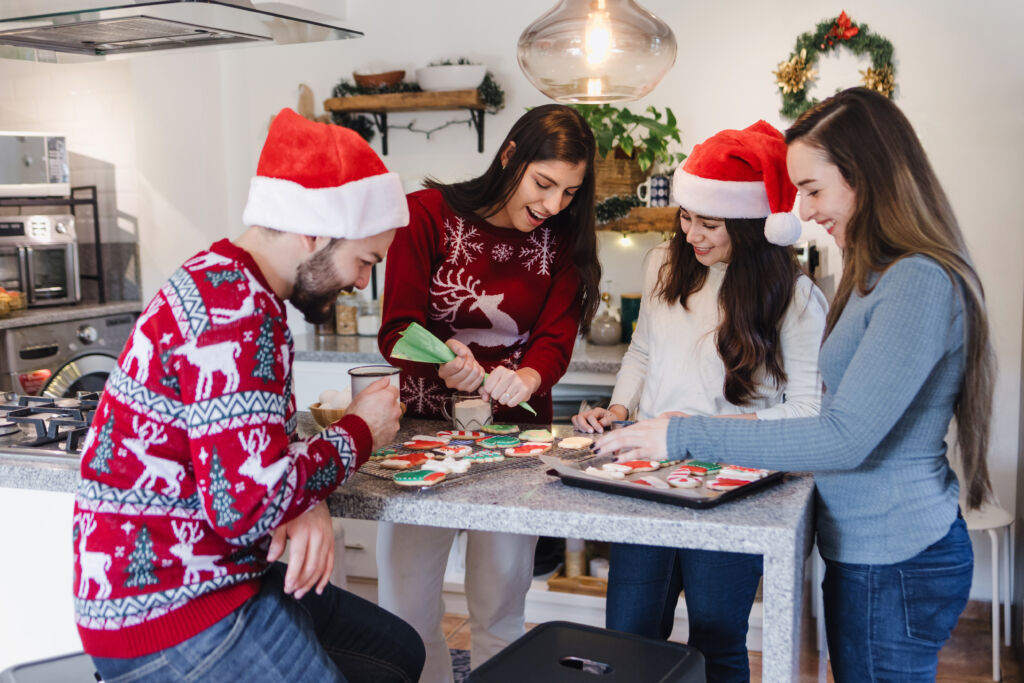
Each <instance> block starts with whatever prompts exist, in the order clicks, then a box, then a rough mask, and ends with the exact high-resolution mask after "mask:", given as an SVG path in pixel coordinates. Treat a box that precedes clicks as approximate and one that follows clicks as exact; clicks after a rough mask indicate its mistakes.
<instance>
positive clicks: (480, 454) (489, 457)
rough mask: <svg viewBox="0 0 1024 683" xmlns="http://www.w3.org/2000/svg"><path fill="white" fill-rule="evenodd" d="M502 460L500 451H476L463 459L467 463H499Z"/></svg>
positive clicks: (503, 457)
mask: <svg viewBox="0 0 1024 683" xmlns="http://www.w3.org/2000/svg"><path fill="white" fill-rule="evenodd" d="M504 459H505V456H504V455H502V454H501V452H500V451H477V452H476V453H471V454H470V455H467V456H466V457H465V458H463V460H466V461H468V462H501V461H502V460H504Z"/></svg>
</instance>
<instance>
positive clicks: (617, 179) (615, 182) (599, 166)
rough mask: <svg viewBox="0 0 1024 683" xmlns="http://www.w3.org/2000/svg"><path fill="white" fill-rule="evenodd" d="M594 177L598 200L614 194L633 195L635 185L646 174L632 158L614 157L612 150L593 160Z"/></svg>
mask: <svg viewBox="0 0 1024 683" xmlns="http://www.w3.org/2000/svg"><path fill="white" fill-rule="evenodd" d="M594 179H595V181H596V184H597V186H596V187H595V199H596V201H599V202H600V201H604V200H605V199H608V197H614V196H616V195H629V196H633V195H635V194H636V186H637V185H639V184H640V183H642V182H643V181H644V180H646V179H647V174H646V173H644V172H643V171H641V170H640V165H639V164H638V163H637V162H636V161H634V160H633V159H616V158H615V152H614V151H613V152H609V154H608V156H607V157H605V158H604V159H597V160H596V161H595V163H594Z"/></svg>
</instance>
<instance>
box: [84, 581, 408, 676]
mask: <svg viewBox="0 0 1024 683" xmlns="http://www.w3.org/2000/svg"><path fill="white" fill-rule="evenodd" d="M285 569H286V567H285V565H283V564H281V563H276V564H274V565H272V566H271V567H270V569H269V570H268V571H267V574H266V575H265V576H264V578H263V587H262V589H261V590H260V592H259V593H258V594H257V595H256V596H254V597H253V598H251V599H250V600H248V601H247V602H246V603H245V604H244V605H242V606H241V607H239V608H238V609H236V610H235V611H234V612H232V613H231V614H229V615H228V616H226V617H224V618H223V619H221V620H220V621H218V622H217V623H216V624H214V625H213V626H211V627H210V628H208V629H206V630H205V631H202V632H201V633H198V634H196V635H195V636H193V637H191V638H189V639H188V640H186V641H184V642H182V643H179V644H177V645H175V646H174V647H169V648H167V649H166V650H161V651H160V652H156V653H153V654H151V655H146V656H143V657H136V658H133V659H107V658H103V657H93V661H94V662H95V664H96V669H97V670H98V671H99V672H100V674H101V675H102V676H103V680H104V681H105V682H106V683H127V682H128V681H154V682H157V683H164V682H166V683H176V682H178V681H217V683H221V682H227V681H244V682H245V683H260V682H262V681H267V682H268V683H270V682H274V683H277V682H279V681H289V683H291V682H295V683H305V682H306V681H308V682H309V683H320V682H323V681H342V682H344V681H353V682H355V681H374V682H380V683H383V682H384V681H388V682H390V681H396V682H398V681H401V682H403V683H414V682H415V681H416V680H417V679H419V675H420V670H421V669H422V668H423V658H424V653H423V641H421V640H420V637H419V636H418V635H417V634H416V632H415V631H413V629H412V627H411V626H409V625H408V624H406V623H405V622H404V621H402V620H401V619H399V618H398V617H396V616H394V615H393V614H391V613H390V612H387V611H386V610H383V609H381V608H380V607H377V606H376V605H374V604H373V603H371V602H367V601H366V600H363V599H362V598H360V597H358V596H356V595H352V594H351V593H348V592H346V591H343V590H341V589H340V588H338V587H336V586H333V585H328V586H327V588H326V589H325V590H324V593H323V595H317V594H316V593H315V592H313V591H310V592H309V593H307V594H306V595H304V596H303V597H302V599H301V600H295V599H294V598H293V597H291V596H290V595H286V594H285V593H284V573H285Z"/></svg>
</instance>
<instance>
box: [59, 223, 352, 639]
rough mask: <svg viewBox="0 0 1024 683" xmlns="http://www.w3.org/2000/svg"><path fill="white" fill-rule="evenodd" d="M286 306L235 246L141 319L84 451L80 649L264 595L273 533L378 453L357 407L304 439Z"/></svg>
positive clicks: (194, 629)
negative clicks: (354, 412) (373, 450)
mask: <svg viewBox="0 0 1024 683" xmlns="http://www.w3.org/2000/svg"><path fill="white" fill-rule="evenodd" d="M292 357H293V346H292V337H291V334H290V332H289V331H288V327H287V324H286V322H285V307H284V302H283V301H281V299H280V298H279V297H278V296H277V295H276V294H274V292H273V290H272V289H271V288H270V286H269V285H268V284H267V281H266V280H265V279H264V277H263V274H262V273H261V272H260V270H259V267H258V266H257V265H256V263H255V261H253V259H252V257H251V256H250V255H249V254H248V253H247V252H245V251H243V250H242V249H239V248H238V247H236V246H234V245H233V244H232V243H231V242H229V241H227V240H222V241H220V242H217V243H216V244H214V245H213V246H212V247H211V248H210V249H209V250H208V251H205V252H201V253H199V254H197V255H196V256H194V257H193V258H191V259H189V260H188V261H186V262H185V264H184V265H183V266H182V267H181V268H179V269H178V271H177V272H175V273H174V275H172V276H171V278H170V280H169V281H168V282H167V284H165V285H164V286H163V288H162V289H161V290H160V292H159V294H157V295H156V297H154V298H153V300H152V301H150V303H149V305H148V306H147V307H146V310H145V311H144V312H143V313H142V315H141V316H140V317H139V319H138V321H137V322H136V325H135V329H134V331H133V332H132V337H131V339H130V340H129V342H128V344H127V346H125V349H124V351H123V352H122V353H121V357H120V358H119V359H118V367H117V368H115V370H114V371H113V372H112V373H111V375H110V377H109V379H108V381H107V384H106V387H105V390H104V394H103V398H102V400H101V401H100V404H99V406H98V408H97V411H96V415H95V418H94V420H93V425H92V428H91V429H90V430H89V434H88V436H87V437H86V443H85V446H84V448H83V452H82V463H81V481H80V484H79V488H78V493H77V496H76V499H75V516H74V531H73V535H74V539H75V581H74V593H75V616H76V621H77V623H78V631H79V633H80V634H81V638H82V643H83V644H84V645H85V650H86V652H88V653H89V654H91V655H96V656H100V657H138V656H142V655H146V654H150V653H152V652H156V651H159V650H162V649H165V648H168V647H171V646H173V645H176V644H177V643H180V642H182V641H184V640H186V639H188V638H190V637H192V636H193V635H195V634H197V633H199V632H200V631H202V630H204V629H206V628H207V627H209V626H211V625H212V624H214V623H216V622H217V621H219V620H220V619H222V618H223V617H225V616H227V615H228V614H229V613H231V612H232V611H233V610H235V609H236V608H237V607H238V606H240V605H241V604H242V603H243V602H245V601H246V600H247V599H249V598H250V597H251V596H252V595H254V594H255V593H256V592H257V591H258V590H259V582H260V576H261V575H262V574H263V572H264V571H265V570H266V567H267V563H266V552H267V547H268V545H269V533H270V532H271V531H272V530H274V529H275V528H277V527H278V526H280V525H281V524H282V523H284V522H287V521H288V520H290V519H292V518H294V517H297V516H299V515H301V514H302V513H304V512H306V511H307V510H309V509H310V508H312V507H313V506H315V505H316V504H317V503H319V502H320V501H321V500H323V499H324V498H326V497H327V496H328V495H329V494H330V493H331V492H332V491H334V489H335V487H337V485H338V484H340V483H341V482H343V481H344V480H345V479H347V478H348V476H349V475H350V474H352V472H354V471H355V470H356V469H357V468H358V467H359V466H360V465H361V464H362V463H363V462H364V461H365V460H366V459H367V458H368V456H369V452H370V450H371V448H372V436H371V434H370V431H369V429H368V427H367V426H366V423H365V422H363V420H361V419H360V418H358V417H356V416H347V417H345V418H343V419H342V420H341V421H339V422H337V423H335V425H333V426H332V427H329V428H328V429H326V430H324V431H322V432H320V433H319V434H317V435H316V436H314V437H311V438H308V439H304V440H300V439H298V438H297V437H296V432H295V427H296V416H295V399H294V396H293V395H292V370H291V366H292V362H291V361H292Z"/></svg>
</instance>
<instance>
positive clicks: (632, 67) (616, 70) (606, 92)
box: [519, 0, 676, 104]
mask: <svg viewBox="0 0 1024 683" xmlns="http://www.w3.org/2000/svg"><path fill="white" fill-rule="evenodd" d="M675 59H676V39H675V36H674V35H673V34H672V30H671V29H670V28H669V27H668V25H667V24H665V22H663V21H662V20H661V19H659V18H658V17H656V16H655V15H654V14H652V13H651V12H649V11H648V10H646V9H644V8H643V7H640V6H639V5H638V4H637V3H636V2H635V0H560V2H559V3H558V4H557V5H556V6H555V7H554V8H553V9H551V10H550V11H548V12H547V13H546V14H544V15H543V16H542V17H540V18H539V19H537V21H535V22H533V23H532V24H530V25H529V26H527V27H526V30H524V31H523V33H522V35H521V36H519V66H520V68H521V69H522V70H523V73H524V74H525V75H526V77H527V78H528V79H529V80H530V82H531V83H532V84H533V85H534V86H536V87H537V89H538V90H540V91H541V92H542V93H544V94H545V95H547V96H548V97H550V98H552V99H553V100H556V101H558V102H565V103H570V104H571V103H588V104H597V103H603V102H626V101H630V100H636V99H639V98H641V97H643V96H644V95H646V94H647V93H649V92H651V91H652V90H654V87H655V86H656V85H657V84H658V83H659V82H660V81H661V79H662V78H663V77H664V76H665V74H666V73H668V70H669V69H670V68H671V67H672V64H674V63H675Z"/></svg>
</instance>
